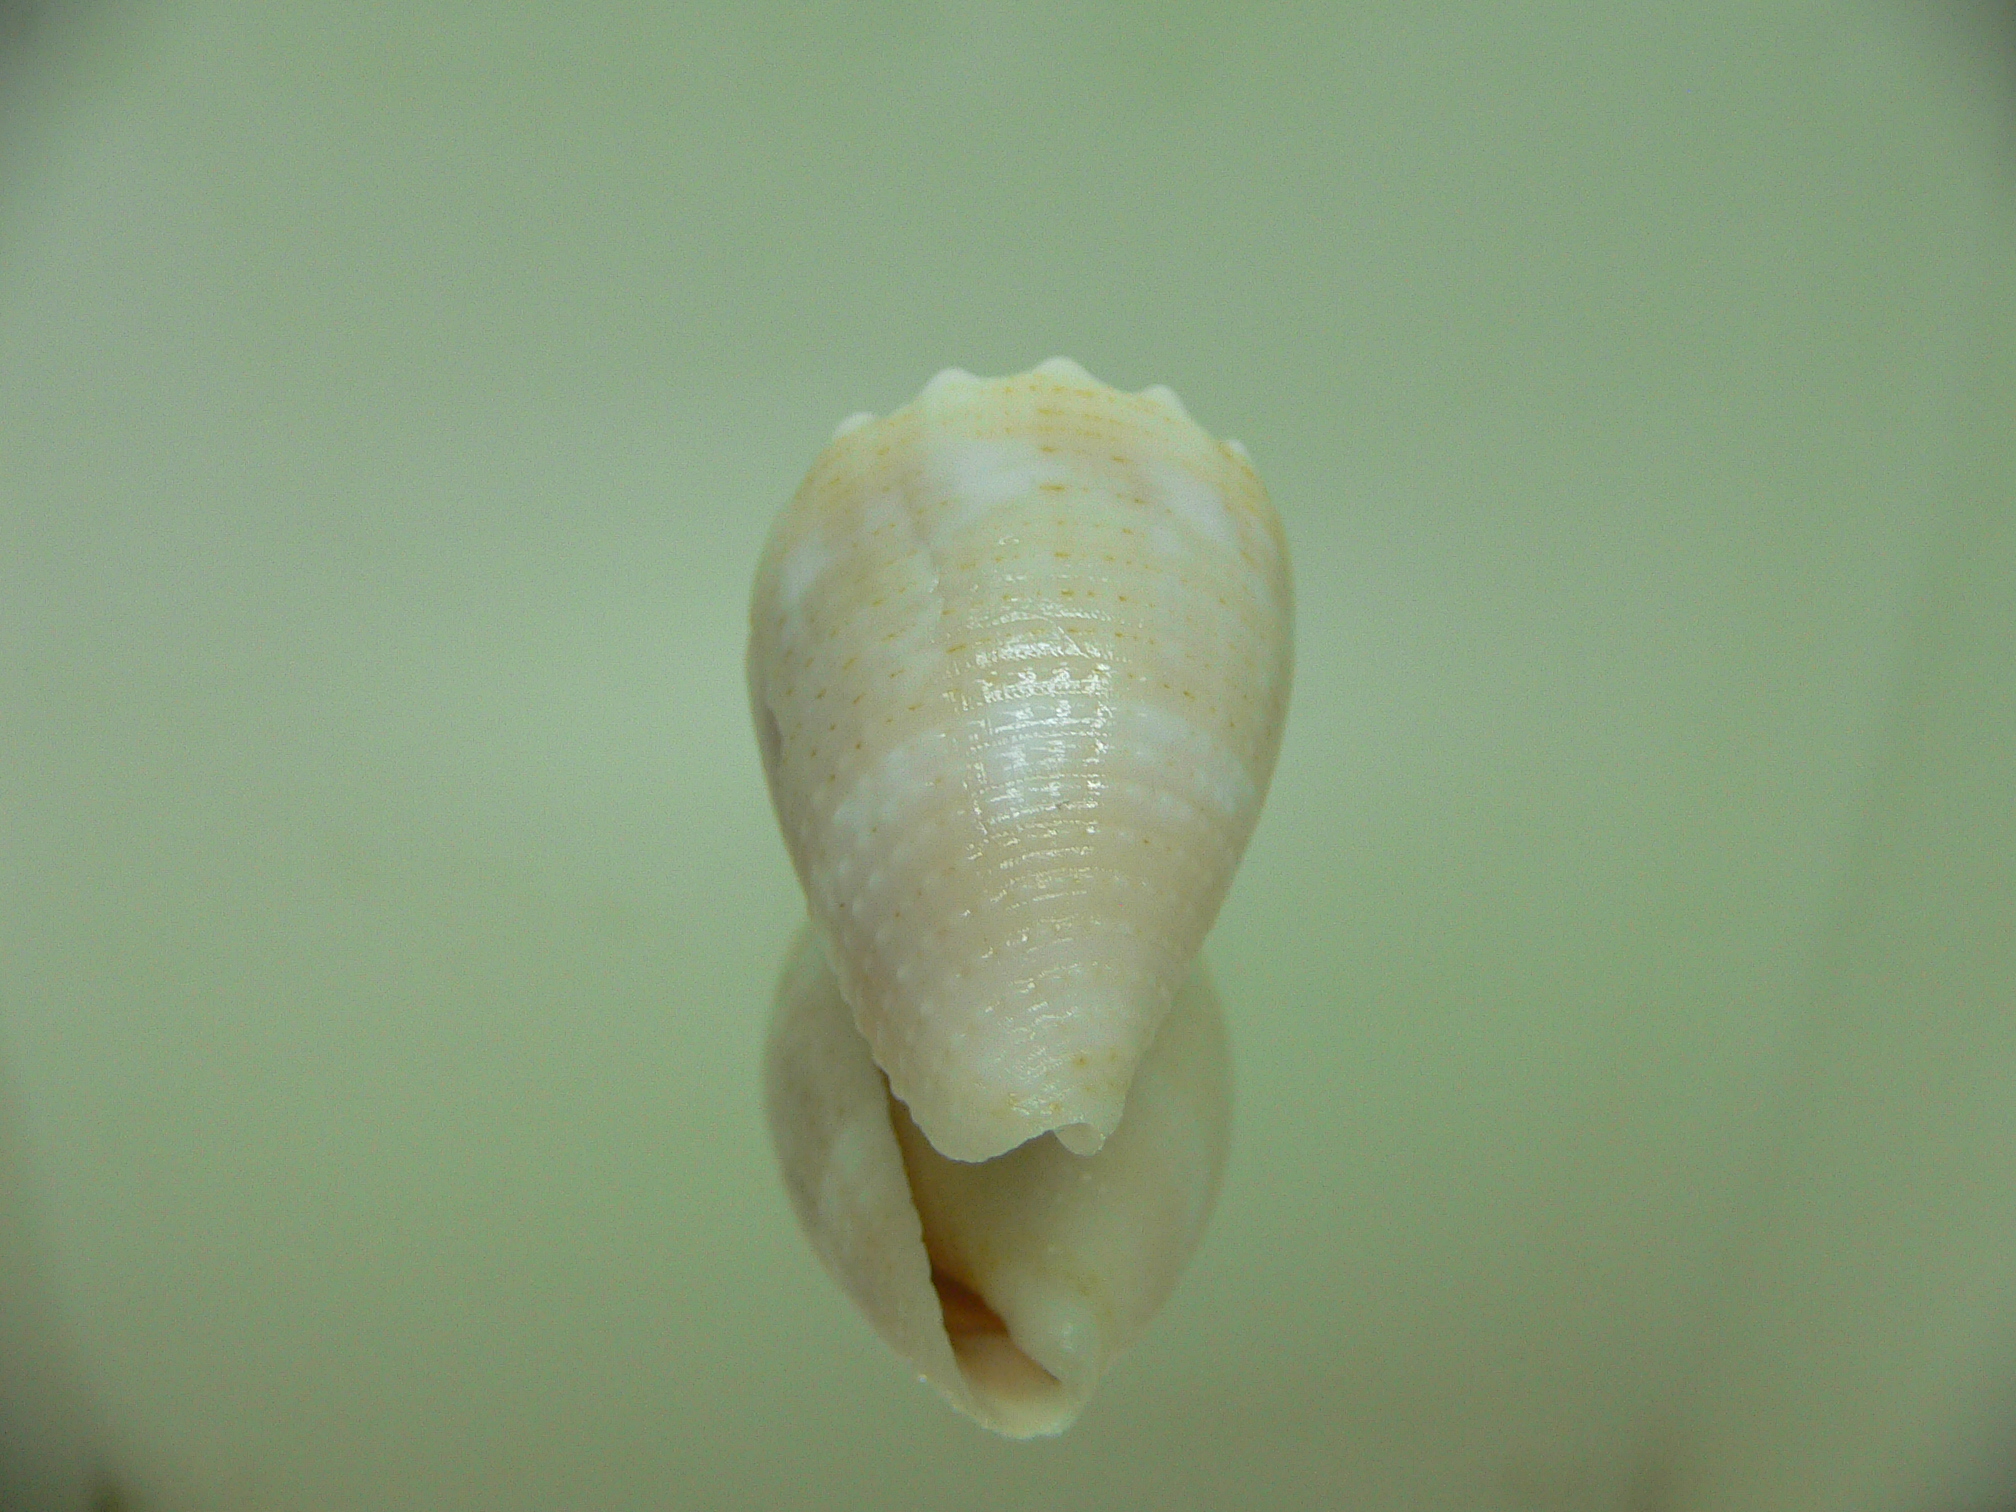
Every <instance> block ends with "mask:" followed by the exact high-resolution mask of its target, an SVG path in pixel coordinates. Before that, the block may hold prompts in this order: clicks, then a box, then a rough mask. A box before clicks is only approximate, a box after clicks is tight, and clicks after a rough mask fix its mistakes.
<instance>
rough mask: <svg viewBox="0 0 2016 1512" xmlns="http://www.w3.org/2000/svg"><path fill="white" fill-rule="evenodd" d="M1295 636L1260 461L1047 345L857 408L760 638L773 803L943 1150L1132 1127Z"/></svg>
mask: <svg viewBox="0 0 2016 1512" xmlns="http://www.w3.org/2000/svg"><path fill="white" fill-rule="evenodd" d="M1290 621H1291V605H1290V586H1289V575H1288V559H1287V552H1286V549H1285V546H1284V543H1283V541H1282V537H1281V527H1280V522H1279V520H1278V518H1277V517H1276V515H1275V513H1274V509H1273V506H1272V505H1271V504H1270V503H1269V502H1268V499H1267V495H1266V491H1265V490H1264V489H1263V488H1262V487H1261V485H1260V481H1259V479H1258V477H1257V476H1256V475H1255V474H1254V472H1253V469H1252V467H1251V465H1250V464H1249V463H1248V462H1247V460H1246V459H1245V457H1244V455H1243V453H1242V452H1241V451H1240V450H1238V449H1235V448H1233V447H1230V446H1227V445H1225V444H1223V443H1220V442H1218V441H1215V440H1213V439H1212V438H1211V437H1210V436H1209V435H1207V434H1206V433H1205V432H1204V431H1203V430H1201V429H1200V428H1199V427H1198V426H1197V425H1196V424H1195V423H1194V422H1192V421H1191V420H1190V418H1189V416H1188V415H1187V414H1185V413H1184V411H1183V408H1182V405H1181V404H1180V402H1178V401H1177V399H1176V397H1175V395H1174V394H1172V393H1170V392H1169V391H1168V390H1167V389H1150V390H1148V391H1146V392H1145V393H1142V394H1124V393H1120V392H1119V391H1117V390H1115V389H1112V388H1108V387H1107V386H1106V385H1104V384H1101V383H1099V382H1098V381H1097V380H1095V379H1093V378H1092V377H1090V376H1089V375H1088V374H1086V373H1085V372H1084V370H1083V369H1081V368H1079V367H1077V366H1076V365H1075V364H1073V363H1069V362H1066V361H1063V360H1061V359H1053V360H1052V361H1050V362H1047V363H1044V364H1043V365H1042V366H1041V367H1039V368H1037V369H1035V370H1034V371H1032V372H1029V373H1023V374H1020V375H1018V376H1016V377H1012V378H1004V379H996V380H984V381H983V380H981V379H977V378H974V377H973V376H971V375H970V374H966V373H962V372H959V371H958V370H956V369H953V370H948V371H947V372H945V373H941V374H939V375H938V377H936V378H934V379H933V380H932V381H931V382H930V383H929V384H928V385H926V387H925V389H924V391H923V393H922V394H920V395H919V396H918V398H917V399H916V400H915V401H913V402H912V403H911V404H909V405H907V406H905V407H904V408H903V409H901V410H898V411H897V412H896V413H895V414H893V415H890V416H889V417H888V418H886V419H883V420H863V419H862V418H860V417H858V416H856V417H850V418H849V420H848V421H847V422H845V423H843V425H842V427H841V429H840V432H839V433H838V434H837V435H836V436H835V438H834V440H833V442H832V444H831V445H830V446H828V447H827V449H826V450H825V452H824V453H822V454H821V456H820V457H819V459H818V460H817V462H816V463H815V464H814V465H813V468H812V471H811V473H810V474H809V475H808V476H807V478H806V479H805V482H804V484H803V486H801V487H800V489H799V490H798V493H797V496H796V497H795V498H793V499H792V501H791V502H790V504H789V505H787V506H786V507H785V509H784V511H783V513H782V514H781V515H780V517H779V518H778V520H777V523H776V525H775V527H774V528H773V530H772V532H771V536H770V540H769V544H768V546H767V548H766V549H765V552H764V557H763V561H762V565H761V566H760V568H759V569H758V573H757V579H756V589H755V596H754V600H753V603H752V607H751V636H750V644H749V685H750V698H751V703H752V706H753V710H754V713H755V718H756V725H757V730H758V738H759V742H760V744H761V746H762V750H763V759H764V766H765V770H766V771H767V773H768V776H769V780H770V790H771V796H772V799H773V800H774V802H775V805H776V808H777V814H778V818H779V820H780V822H781V824H782V827H783V830H784V836H785V841H786V843H787V845H788V846H789V848H790V851H791V855H792V858H793V861H794V862H795V864H796V866H797V869H798V874H799V878H800V880H801V881H802V882H803V884H804V886H805V891H806V895H807V898H808V901H809V903H810V907H811V913H812V918H813V920H814V922H815V923H816V924H817V925H818V926H819V928H820V930H821V931H822V932H823V934H824V936H825V937H826V939H827V940H828V942H829V944H830V946H831V954H832V961H833V965H834V968H835V970H836V972H837V973H838V976H839V979H840V984H841V990H842V992H843V994H844V995H845V997H846V999H847V1001H848V1003H849V1004H850V1005H851V1006H852V1009H853V1012H854V1018H855V1022H856V1024H857V1025H858V1027H859V1028H860V1030H861V1032H862V1033H863V1034H864V1035H865V1036H866V1037H867V1039H868V1041H869V1044H870V1046H871V1048H872V1051H873V1054H874V1058H875V1061H876V1063H877V1064H878V1065H880V1066H881V1068H882V1069H883V1071H884V1072H886V1073H887V1075H888V1078H889V1083H890V1086H891V1087H892V1089H893V1090H894V1091H895V1093H896V1095H897V1096H898V1097H899V1098H901V1099H902V1100H903V1102H904V1103H905V1104H907V1105H908V1107H909V1110H910V1113H911V1115H912V1116H913V1117H914V1118H915V1120H916V1122H917V1125H918V1126H919V1127H920V1128H921V1129H922V1130H923V1132H924V1134H925V1135H926V1136H927V1137H928V1138H929V1140H930V1142H931V1143H932V1144H933V1145H934V1146H935V1147H936V1148H937V1149H938V1150H939V1151H940V1152H942V1153H944V1154H945V1155H948V1156H951V1157H952V1158H954V1159H958V1160H985V1159H988V1158H990V1157H992V1156H995V1155H998V1154H1001V1153H1002V1152H1003V1151H1006V1150H1009V1149H1012V1148H1014V1147H1015V1146H1016V1145H1018V1144H1021V1143H1022V1142H1023V1141H1025V1140H1027V1139H1030V1138H1032V1137H1034V1136H1035V1135H1038V1134H1041V1133H1043V1132H1045V1131H1046V1130H1053V1129H1054V1130H1056V1131H1058V1134H1059V1138H1060V1139H1062V1140H1064V1142H1065V1143H1066V1144H1067V1145H1068V1146H1069V1147H1070V1148H1071V1149H1073V1150H1076V1151H1078V1152H1080V1153H1088V1152H1090V1151H1092V1150H1096V1149H1097V1148H1098V1147H1099V1145H1100V1143H1101V1141H1103V1140H1104V1139H1106V1138H1108V1137H1109V1136H1111V1134H1112V1133H1113V1131H1114V1129H1116V1128H1117V1127H1118V1126H1119V1124H1120V1120H1121V1117H1122V1113H1123V1110H1124V1107H1125V1103H1126V1098H1127V1091H1128V1087H1129V1084H1130V1083H1131V1082H1132V1080H1133V1078H1134V1075H1135V1069H1136V1066H1137V1065H1138V1063H1139V1061H1140V1058H1141V1055H1142V1053H1143V1052H1144V1051H1145V1049H1146V1048H1147V1046H1148V1044H1149V1043H1150V1041H1151V1040H1152V1039H1153V1038H1154V1036H1155V1031H1156V1028H1157V1026H1158V1025H1159V1023H1160V1022H1161V1020H1162V1017H1163V1015H1164V1014H1165V1013H1166V1012H1167V1011H1168V1006H1169V1003H1170V1000H1171V996H1172V994H1173V993H1174V992H1175V990H1176V988H1177V985H1178V984H1179V983H1180V982H1181V981H1182V980H1183V978H1184V975H1185V973H1186V972H1187V971H1188V969H1189V966H1190V963H1191V961H1192V959H1193V958H1194V957H1195V956H1196V954H1197V950H1198V947H1199V946H1200V945H1201V944H1202V942H1203V938H1204V934H1205V931H1206V930H1208V929H1209V928H1210V926H1211V923H1212V920H1213V919H1214V918H1215V917H1216V916H1217V912H1218V907H1219V904H1220V902H1221V901H1222V900H1223V898H1224V896H1225V890H1226V888H1227V887H1228V886H1229V884H1230V882H1231V880H1232V873H1233V870H1234V868H1235V867H1236V866H1237V864H1238V861H1239V857H1240V854H1241V852H1242V851H1243V850H1244V848H1245V845H1246V841H1247V838H1248V836H1249V835H1250V834H1251V833H1252V829H1253V824H1254V821H1255V819H1256V818H1257V816H1258V814H1259V809H1260V803H1261V800H1262V798H1263V796H1264V794H1265V792H1266V788H1267V782H1268V779H1269V777H1270V776H1271V775H1272V771H1273V766H1274V758H1275V754H1276V752H1277V750H1278V749H1279V744H1280V736H1281V725H1282V719H1283V716H1284V713H1285V710H1286V707H1287V698H1288V686H1289V672H1290V659H1291V658H1290Z"/></svg>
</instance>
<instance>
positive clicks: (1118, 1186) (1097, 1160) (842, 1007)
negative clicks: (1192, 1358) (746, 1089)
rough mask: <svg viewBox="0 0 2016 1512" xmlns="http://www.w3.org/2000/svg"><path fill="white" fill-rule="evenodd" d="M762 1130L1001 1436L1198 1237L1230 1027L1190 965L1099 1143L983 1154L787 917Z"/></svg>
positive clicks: (1036, 1418)
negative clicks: (1121, 1119)
mask: <svg viewBox="0 0 2016 1512" xmlns="http://www.w3.org/2000/svg"><path fill="white" fill-rule="evenodd" d="M765 1092H766V1101H767V1104H768V1113H769V1120H770V1131H771V1137H772V1139H773V1140H774V1142H775V1144H776V1148H777V1155H778V1159H779V1162H780V1164H781V1166H782V1168H783V1173H784V1180H785V1186H786V1188H787V1190H788V1191H789V1192H790V1195H791V1201H792V1205H793V1207H794V1208H795V1209H796V1210H797V1213H798V1218H799V1221H800V1222H801V1223H802V1224H803V1226H804V1229H805V1232H806V1234H807V1235H808V1237H809V1238H810V1239H811V1241H812V1247H813V1249H814V1250H815V1251H816V1252H817V1253H818V1255H819V1258H820V1259H821V1260H822V1261H823V1262H824V1263H825V1265H826V1267H827V1269H828V1270H829V1271H831V1272H832V1274H833V1275H834V1276H835V1277H836V1278H837V1279H838V1280H839V1282H840V1284H841V1285H842V1286H843V1287H844V1288H845V1289H846V1291H847V1293H848V1295H850V1296H851V1297H853V1299H854V1301H855V1302H856V1304H857V1305H859V1307H860V1308H861V1310H862V1312H863V1313H865V1314H866V1315H867V1317H868V1320H869V1322H870V1323H872V1324H873V1325H874V1327H875V1330H876V1332H877V1333H879V1334H880V1335H881V1336H882V1337H883V1339H884V1340H885V1341H886V1342H887V1343H888V1344H889V1345H890V1346H891V1347H892V1348H894V1349H895V1350H896V1351H897V1353H898V1354H900V1355H901V1356H902V1357H903V1358H904V1359H905V1360H906V1361H908V1362H909V1364H910V1365H912V1366H913V1367H914V1368H915V1369H916V1370H917V1371H918V1372H919V1373H920V1374H921V1375H923V1376H924V1377H925V1378H926V1379H927V1380H929V1381H930V1382H931V1384H932V1385H933V1386H935V1387H937V1388H938V1390H939V1391H941V1392H942V1393H944V1395H945V1397H946V1399H947V1400H949V1401H950V1402H951V1403H952V1404H953V1406H955V1407H957V1408H958V1409H959V1410H960V1411H962V1412H964V1413H966V1414H967V1415H969V1416H970V1417H972V1418H974V1419H975V1420H976V1421H978V1422H980V1423H981V1424H983V1425H984V1426H986V1427H988V1428H991V1429H993V1430H994V1431H996V1432H998V1433H1003V1434H1007V1435H1009V1436H1011V1437H1014V1438H1028V1437H1032V1436H1035V1435H1038V1434H1047V1433H1059V1432H1062V1431H1063V1430H1064V1429H1065V1428H1066V1427H1068V1426H1069V1425H1070V1423H1071V1421H1072V1420H1073V1419H1074V1418H1075V1417H1076V1416H1077V1415H1078V1413H1079V1411H1080V1410H1081V1409H1082V1408H1083V1407H1084V1405H1085V1403H1086V1401H1087V1399H1089V1398H1090V1396H1091V1395H1092V1390H1093V1388H1094V1386H1095V1385H1096V1384H1097V1383H1098V1380H1099V1377H1100V1374H1101V1373H1102V1372H1103V1371H1104V1370H1105V1368H1106V1366H1107V1365H1108V1364H1110V1363H1111V1361H1112V1360H1113V1358H1114V1357H1115V1356H1116V1355H1117V1354H1118V1353H1119V1352H1120V1351H1121V1350H1123V1349H1125V1348H1126V1347H1127V1346H1128V1345H1129V1344H1130V1343H1132V1342H1133V1341H1134V1339H1135V1338H1136V1337H1138V1336H1139V1334H1140V1333H1141V1331H1142V1330H1143V1329H1144V1328H1145V1327H1146V1325H1147V1323H1148V1321H1149V1319H1150V1318H1152V1317H1153V1316H1154V1314H1155V1313H1156V1312H1157V1310H1159V1309H1160V1307H1161V1306H1162V1304H1163V1302H1164V1301H1165V1300H1166V1299H1167V1298H1168V1295H1169V1293H1170V1291H1171V1290H1172V1289H1173V1288H1174V1286H1175V1284H1176V1280H1177V1277H1178V1275H1179V1274H1180V1272H1181V1271H1182V1269H1183V1267H1184V1265H1185V1264H1186V1263H1187V1262H1188V1260H1189V1258H1190V1255H1191V1253H1192V1252H1193V1251H1194V1250H1195V1249H1196V1247H1197V1243H1198V1240H1199V1239H1200V1238H1201V1236H1202V1234H1203V1231H1204V1226H1205V1223H1206V1221H1207V1220H1208V1218H1209V1217H1210V1212H1211V1207H1212V1203H1213V1201H1214V1200H1215V1198H1216V1195H1217V1190H1218V1183H1219V1178H1220V1175H1221V1173H1222V1171H1223V1168H1224V1163H1225V1152H1226V1145H1227V1139H1228V1135H1229V1129H1230V1122H1231V1086H1230V1074H1229V1063H1228V1059H1227V1053H1226V1045H1225V1034H1224V1025H1223V1021H1222V1018H1221V1015H1220V1013H1219V1009H1218V1002H1217V998H1216V996H1215V995H1214V994H1213V993H1212V991H1211V988H1210V985H1209V982H1208V981H1207V980H1206V978H1205V976H1204V974H1203V971H1202V969H1201V966H1200V967H1199V968H1198V969H1197V970H1196V971H1195V973H1194V974H1193V975H1192V976H1191V977H1190V979H1189V980H1188V981H1187V982H1186V984H1185V985H1184V987H1183V988H1182V990H1181V991H1180V992H1179V993H1178V994H1177V996H1176V999H1175V1004H1174V1007H1173V1009H1172V1011H1171V1012H1170V1013H1169V1014H1168V1015H1167V1018H1166V1020H1165V1022H1164V1024H1163V1026H1162V1030H1161V1032H1160V1034H1159V1035H1157V1036H1156V1039H1155V1043H1154V1045H1153V1046H1152V1047H1151V1048H1150V1049H1149V1051H1148V1054H1147V1055H1146V1057H1145V1058H1144V1059H1143V1061H1142V1063H1141V1067H1140V1071H1139V1073H1138V1074H1137V1076H1136V1078H1135V1084H1134V1091H1133V1095H1132V1097H1131V1098H1130V1100H1129V1107H1128V1114H1127V1119H1126V1122H1125V1123H1123V1124H1122V1125H1121V1127H1120V1128H1119V1130H1118V1131H1117V1132H1116V1133H1115V1134H1114V1135H1113V1137H1112V1138H1111V1139H1109V1140H1107V1142H1106V1144H1105V1147H1104V1148H1103V1149H1101V1150H1100V1152H1099V1153H1098V1154H1097V1155H1093V1156H1077V1155H1073V1154H1071V1153H1070V1152H1069V1151H1067V1150H1066V1149H1064V1147H1063V1146H1062V1145H1060V1144H1058V1143H1057V1142H1056V1141H1055V1140H1050V1139H1044V1140H1038V1141H1035V1142H1033V1143H1031V1144H1028V1145H1025V1146H1023V1147H1022V1148H1020V1149H1017V1150H1014V1151H1011V1152H1010V1153H1008V1154H1006V1155H1003V1156H1000V1157H998V1158H997V1159H994V1160H990V1161H987V1162H984V1163H981V1164H965V1163H960V1162H956V1161H952V1160H948V1159H946V1158H945V1157H944V1156H942V1155H940V1154H938V1152H937V1151H935V1150H933V1149H932V1148H931V1147H930V1146H929V1144H928V1143H926V1141H925V1140H924V1139H923V1138H922V1136H921V1135H920V1134H919V1133H918V1132H917V1130H916V1128H915V1126H914V1125H912V1124H911V1122H910V1120H909V1117H908V1115H907V1114H906V1113H905V1112H904V1110H903V1108H902V1106H901V1105H900V1104H898V1103H896V1102H895V1101H894V1100H893V1099H892V1098H891V1097H890V1095H889V1091H888V1086H887V1083H886V1082H885V1080H884V1079H883V1076H882V1074H881V1072H880V1071H879V1070H877V1069H876V1066H875V1064H874V1062H873V1061H872V1060H871V1059H870V1058H869V1054H868V1046H867V1043H866V1041H864V1040H863V1039H862V1038H861V1036H860V1035H859V1034H858V1033H857V1032H856V1031H855V1029H854V1025H853V1019H852V1014H851V1012H850V1011H849V1009H848V1007H847V1004H846V1002H845V1000H844V999H843V998H842V997H841V995H840V990H839V985H838V983H837V982H836V980H835V979H834V976H833V973H832V971H831V970H830V969H829V967H828V966H827V963H826V960H825V955H824V951H823V949H822V947H821V945H820V944H819V941H818V939H817V937H816V935H815V934H814V932H813V931H812V930H811V929H810V928H809V927H808V928H806V929H805V930H803V931H801V933H800V936H799V939H798V942H797V944H796V945H795V946H794V948H793V951H792V954H791V957H790V960H789V962H788V964H787V966H786V969H785V973H784V979H783V982H782V985H781V986H780V987H779V989H778V993H777V1001H776V1007H775V1011H774V1014H773V1017H772V1020H771V1026H770V1040H769V1050H768V1056H767V1062H766V1077H765Z"/></svg>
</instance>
